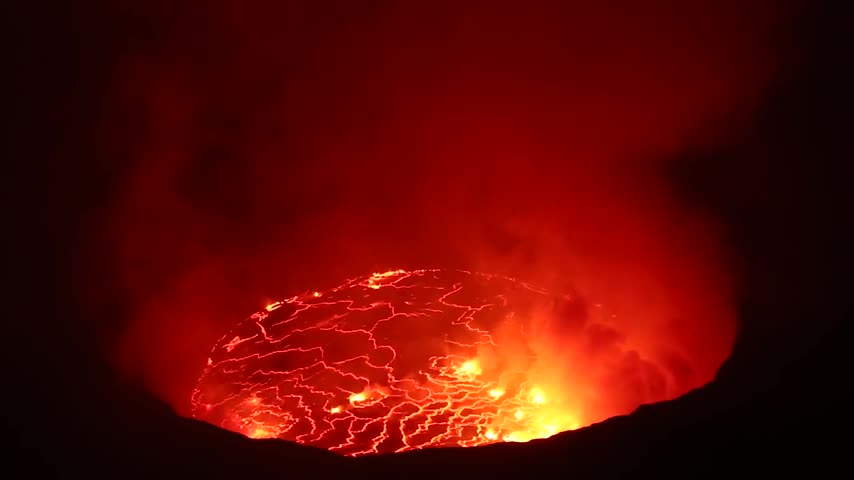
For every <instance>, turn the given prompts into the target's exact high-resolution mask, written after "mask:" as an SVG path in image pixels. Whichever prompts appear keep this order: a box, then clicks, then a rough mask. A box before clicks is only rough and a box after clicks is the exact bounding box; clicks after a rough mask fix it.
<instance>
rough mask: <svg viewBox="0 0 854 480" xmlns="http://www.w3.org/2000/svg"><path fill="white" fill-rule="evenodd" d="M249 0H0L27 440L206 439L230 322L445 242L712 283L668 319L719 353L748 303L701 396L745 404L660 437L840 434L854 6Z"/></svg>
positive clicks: (153, 444)
mask: <svg viewBox="0 0 854 480" xmlns="http://www.w3.org/2000/svg"><path fill="white" fill-rule="evenodd" d="M239 3H240V4H239V5H238V2H210V3H205V2H186V3H182V5H181V6H180V7H175V6H173V5H171V4H170V2H147V3H146V4H145V6H135V7H131V6H128V5H122V6H116V5H108V4H107V2H87V3H86V4H85V5H78V6H76V7H72V6H64V7H57V8H55V9H52V10H50V11H47V10H43V9H41V8H39V7H38V6H35V5H27V6H6V7H4V10H9V11H8V13H4V18H5V19H6V20H7V22H8V23H9V25H8V26H4V31H7V32H9V33H10V34H11V42H8V43H9V44H10V45H12V47H13V55H12V57H11V62H13V63H12V66H11V68H8V69H7V71H8V72H10V74H11V77H12V79H13V84H14V86H13V88H12V89H8V90H7V94H8V95H9V97H10V98H9V100H8V103H7V104H10V105H11V106H12V108H11V109H7V111H11V112H12V119H11V120H12V126H11V128H7V130H6V131H7V134H9V135H8V136H9V139H8V140H10V141H8V142H6V143H7V144H8V146H9V148H8V149H7V154H6V155H5V157H6V162H5V165H4V172H5V173H4V195H5V198H4V205H5V206H6V214H5V216H6V217H7V219H8V220H7V222H6V223H7V225H8V226H7V228H6V229H5V235H4V239H5V241H6V246H5V248H4V255H5V256H4V265H5V267H4V274H5V277H6V278H5V280H6V282H5V284H6V285H7V287H6V288H5V291H6V292H7V295H8V297H9V299H8V300H7V302H6V304H7V313H6V319H7V324H8V325H9V327H8V328H9V331H8V333H7V336H6V338H7V343H8V344H10V345H11V347H12V348H6V349H4V351H5V352H6V353H7V355H10V358H9V359H7V360H6V364H7V365H8V366H10V368H7V369H6V371H7V372H8V374H9V375H10V376H9V377H8V378H9V380H7V382H6V387H7V388H6V389H4V390H8V393H6V394H5V395H6V398H7V400H11V403H12V404H13V405H17V406H16V407H15V408H13V409H8V408H7V409H6V412H7V414H6V415H7V418H5V419H4V420H5V421H6V422H7V423H8V425H9V427H8V431H9V432H10V433H9V435H11V436H12V438H13V440H12V442H13V443H14V444H15V445H17V446H18V447H19V449H20V451H21V452H22V454H23V455H22V456H21V458H25V459H31V460H33V461H36V462H37V463H29V464H28V465H29V466H30V467H31V468H36V466H41V468H48V469H49V470H54V469H55V468H62V466H65V467H67V468H75V467H79V468H83V469H86V470H88V469H90V468H92V465H91V464H90V462H89V460H88V459H92V461H94V459H95V458H103V457H109V458H111V459H112V461H111V462H109V463H110V464H111V465H114V466H121V465H123V464H126V463H131V462H133V461H139V460H138V458H140V457H139V456H138V455H139V452H145V453H144V454H143V455H144V457H145V458H148V459H149V460H148V461H150V462H151V464H150V465H149V466H153V468H155V470H156V468H157V466H158V465H161V464H162V465H164V466H165V465H166V464H170V465H174V464H176V463H181V464H182V468H195V466H194V464H193V462H198V461H208V460H205V458H207V457H209V456H211V455H214V454H212V453H211V452H215V451H216V449H215V448H214V447H210V446H211V445H215V444H216V443H217V442H219V441H220V440H218V438H219V437H217V435H219V434H218V433H217V432H213V431H208V430H205V429H204V428H201V427H199V426H198V425H195V424H190V423H184V422H181V421H179V420H178V419H177V418H176V417H173V416H172V415H171V413H170V411H169V409H168V408H167V407H166V406H165V405H169V407H171V408H173V409H177V410H178V411H179V412H180V411H181V408H182V407H181V405H180V402H181V400H180V399H182V398H184V397H185V394H186V389H187V388H188V383H190V382H192V380H193V378H194V375H196V373H195V372H196V369H197V365H198V364H199V362H200V360H199V359H203V358H204V355H205V354H206V351H205V349H206V348H208V347H209V346H210V344H211V342H212V341H213V340H215V339H216V338H217V337H218V336H219V335H220V334H221V332H222V330H223V329H224V328H227V327H228V326H230V325H231V324H232V323H234V321H235V320H237V319H239V318H240V317H241V316H245V314H246V313H248V312H247V309H248V310H250V311H251V310H252V309H255V308H257V307H259V306H261V305H263V304H264V302H265V301H266V300H269V299H271V298H275V297H277V296H283V295H286V294H288V293H290V292H292V291H293V290H295V289H306V288H313V287H315V286H319V287H322V286H329V285H334V284H335V282H337V281H338V280H340V279H341V278H343V277H347V276H351V275H358V274H363V273H365V272H366V271H373V270H379V269H384V268H386V267H396V266H405V267H420V266H424V265H425V264H433V265H435V264H441V265H443V266H453V267H466V268H484V269H488V270H493V271H502V272H506V273H511V274H514V275H520V276H524V277H527V278H532V279H534V280H536V281H538V282H541V283H543V284H548V285H549V286H552V287H555V288H575V289H579V290H581V291H583V292H585V293H589V292H597V294H598V295H600V296H601V297H602V298H605V299H606V300H608V301H609V302H610V303H611V304H612V305H615V308H618V309H620V308H624V309H632V308H641V309H645V310H646V311H648V312H650V313H649V316H650V317H656V318H657V317H658V316H660V315H664V314H669V312H670V309H674V310H685V309H690V311H691V312H692V318H695V319H696V320H694V323H689V324H687V325H688V326H687V327H686V328H687V330H688V333H683V334H679V335H676V334H670V336H669V337H667V339H668V340H667V341H668V342H672V343H673V344H678V345H680V346H683V347H684V348H687V349H689V350H691V351H692V352H694V357H693V358H694V360H696V361H697V362H699V363H698V365H705V366H702V367H698V368H699V369H700V370H704V371H705V372H706V374H707V375H709V376H711V374H712V372H713V371H714V368H715V367H716V365H714V361H712V360H707V359H709V358H717V357H716V356H715V355H716V353H715V351H714V350H715V349H714V348H712V347H709V345H724V346H726V345H727V342H728V341H729V340H728V339H729V337H728V336H727V334H726V333H720V330H715V329H714V328H711V327H709V325H712V324H711V323H710V322H711V320H709V319H711V318H720V317H721V316H724V317H725V316H726V314H727V313H728V312H729V311H730V310H729V309H730V308H731V307H732V305H734V308H735V309H736V311H737V315H738V317H739V319H740V320H741V326H740V330H739V334H738V336H737V338H736V347H735V353H734V354H733V356H732V358H731V359H730V360H729V361H728V362H727V363H726V364H725V366H724V367H723V368H722V369H721V371H720V373H719V378H718V380H717V381H716V382H715V383H714V384H713V385H712V387H711V388H707V389H705V390H704V391H707V392H711V393H708V395H716V396H713V397H708V398H711V399H712V400H707V401H708V402H711V403H710V404H708V405H707V404H702V402H701V405H702V408H700V410H704V409H705V410H709V411H714V412H717V413H716V414H720V415H723V417H724V418H726V419H727V422H728V423H722V424H720V425H719V426H718V427H717V429H715V430H714V431H712V430H709V428H711V427H708V425H712V424H715V422H714V421H712V420H709V418H713V417H709V418H705V419H704V418H695V416H692V415H697V414H696V412H695V413H690V414H688V413H685V414H684V416H682V417H680V416H679V414H669V415H670V416H668V417H667V418H669V419H670V420H669V422H670V423H665V424H662V425H660V426H659V427H658V430H656V431H661V432H663V433H661V438H659V440H660V441H661V444H662V445H670V446H663V447H661V448H660V449H657V447H656V446H655V445H657V444H656V441H658V440H656V439H651V440H649V443H650V444H651V445H652V446H650V445H647V446H646V447H645V448H647V449H649V451H651V452H658V455H660V456H662V457H666V456H672V451H671V450H668V448H670V449H674V448H678V447H673V446H672V445H671V443H668V442H667V441H665V440H661V439H663V438H670V437H666V435H667V433H666V432H668V431H671V430H672V431H674V432H676V431H678V434H676V433H674V434H673V435H674V438H678V443H679V444H682V443H685V444H689V443H691V442H693V441H695V440H696V439H698V438H702V439H704V440H703V441H702V442H700V443H699V444H700V445H710V444H716V445H719V444H722V445H725V447H722V449H721V450H716V452H715V453H714V455H716V457H715V459H716V460H714V461H716V462H720V460H724V461H725V460H726V459H728V458H742V457H740V456H739V455H743V456H744V457H743V458H748V459H749V458H752V457H751V455H752V454H746V453H744V452H748V451H753V449H761V448H765V447H767V448H769V449H770V448H776V449H780V448H784V447H785V446H789V447H795V448H801V445H805V442H804V439H811V440H810V443H818V444H822V445H824V446H825V447H826V450H825V451H826V452H828V451H829V452H831V454H832V452H833V449H834V446H835V445H836V443H835V441H834V433H835V432H836V430H835V429H834V424H835V423H836V420H835V419H836V418H844V417H845V416H847V415H846V413H847V412H846V411H845V408H847V407H846V406H845V403H846V402H845V401H846V398H847V397H846V396H845V395H844V394H843V393H842V392H844V391H845V390H846V388H845V385H844V381H845V379H846V375H844V374H840V373H839V372H840V371H841V370H842V368H841V366H842V365H844V363H845V362H844V360H843V357H842V355H841V354H838V353H837V352H838V351H839V350H838V349H837V347H838V344H839V343H841V341H842V339H844V338H846V337H844V335H842V333H841V332H842V328H841V326H842V324H843V323H844V321H846V320H847V318H848V316H847V313H848V306H849V305H848V303H849V300H848V299H849V294H848V292H847V291H846V289H845V288H844V285H845V284H846V281H845V280H846V279H847V277H848V276H849V275H850V270H849V258H848V257H849V253H848V250H849V247H848V245H849V242H848V240H849V239H848V237H847V235H846V234H845V233H844V232H846V230H847V229H846V227H847V226H849V225H848V223H850V217H851V215H850V213H848V211H847V207H846V204H847V203H848V200H849V199H848V196H850V193H849V186H848V185H847V178H849V177H848V176H847V174H846V166H845V164H846V163H847V162H848V161H849V160H850V159H851V158H852V151H851V121H850V118H851V108H852V102H851V100H852V96H851V90H850V89H851V85H854V79H852V78H851V73H852V69H851V65H850V57H851V55H850V54H849V52H850V47H851V38H850V35H851V32H852V31H854V28H852V27H854V25H852V18H854V15H852V12H851V8H850V7H847V6H844V5H836V4H832V3H830V2H811V4H810V6H809V7H808V8H807V7H805V6H796V5H794V4H791V5H790V4H789V3H786V4H785V6H783V5H782V3H783V2H751V6H750V7H749V8H748V7H745V6H743V5H740V2H696V3H695V4H692V5H694V6H692V7H690V8H689V7H684V6H679V5H677V3H678V2H653V3H649V4H648V3H644V5H645V6H644V7H643V8H639V7H636V6H635V7H632V5H633V4H632V3H631V2H617V3H619V5H617V6H615V7H614V8H610V7H595V8H584V9H582V8H577V7H575V6H573V4H574V2H569V3H565V4H563V3H562V4H560V5H557V4H547V3H545V2H544V3H542V4H537V5H536V6H535V5H531V6H527V7H526V8H524V9H522V8H515V7H514V4H513V3H512V2H495V3H488V2H460V3H458V4H456V5H457V6H456V7H453V8H451V6H450V4H449V5H448V6H440V5H438V4H432V3H431V6H430V7H426V6H425V7H418V6H415V4H412V5H411V6H408V7H400V6H395V4H394V3H393V2H390V3H376V4H375V5H372V7H370V8H368V7H364V6H360V7H358V8H357V7H355V6H353V5H350V3H349V2H341V4H340V5H331V4H330V5H315V6H314V7H312V8H308V7H299V8H298V7H296V6H295V5H297V4H296V3H288V4H287V5H288V6H287V7H283V6H281V5H279V3H278V2H257V3H253V6H254V7H248V6H245V5H243V2H239ZM250 3H251V2H250ZM839 3H840V4H844V2H839ZM461 4H465V6H459V5H461ZM203 5H204V6H203ZM348 5H349V6H348ZM635 5H637V4H635ZM617 7H619V8H617ZM402 159H405V160H402ZM578 205H583V206H584V207H583V208H578ZM603 218H604V219H607V221H603ZM686 225H687V226H686ZM566 272H571V273H572V281H571V282H569V283H570V285H567V284H566V281H565V277H567V275H566ZM686 272H687V273H686ZM615 278H617V279H618V280H615ZM647 279H652V280H650V281H649V282H646V283H645V280H647ZM647 284H649V285H652V286H649V287H645V288H646V290H638V288H640V287H638V286H637V285H647ZM639 298H641V300H639ZM211 299H216V303H212V300H211ZM649 299H653V300H649ZM730 304H732V305H730ZM662 305H666V306H662ZM9 306H11V307H12V308H11V309H9V308H8V307H9ZM175 312H180V313H178V314H175ZM702 312H705V313H702ZM170 315H172V316H170ZM704 315H705V316H704ZM175 318H178V320H175ZM652 321H653V320H651V319H641V320H640V321H639V323H640V324H642V325H647V324H649V323H650V322H652ZM667 325H669V324H666V325H663V326H659V328H660V329H661V330H667ZM624 328H625V329H627V330H626V331H632V332H634V331H638V332H649V331H651V327H650V328H646V327H638V326H637V325H636V324H627V325H624ZM707 329H708V330H707ZM724 330H726V329H725V328H724ZM668 331H669V330H668ZM718 337H720V338H718ZM155 344H156V347H152V345H155ZM704 346H705V347H707V350H709V352H706V351H705V350H703V348H704ZM715 348H717V347H715ZM697 352H704V353H697ZM703 362H706V363H709V362H711V363H709V364H708V365H707V364H706V363H703ZM147 391H149V392H152V393H153V394H150V393H148V392H147ZM144 392H145V393H144ZM160 402H162V404H161V403H160ZM683 404H684V405H688V400H686V401H685V402H683ZM712 404H714V405H715V406H712ZM679 405H682V404H679ZM675 411H679V410H678V408H677V407H676V406H674V407H673V408H672V409H671V412H675ZM10 412H11V414H10ZM721 412H723V413H721ZM757 412H760V413H757ZM663 415H666V414H663ZM709 415H712V414H711V413H710V414H709ZM633 417H634V416H633ZM630 418H631V417H630ZM638 418H641V417H638ZM714 418H717V417H714ZM638 421H639V422H641V421H642V420H638ZM718 423H719V422H718ZM151 425H156V427H152V426H151ZM677 425H678V426H679V428H677V427H676V426H677ZM685 425H689V426H695V427H684V426H685ZM608 428H611V430H601V429H600V430H599V431H605V432H606V435H607V434H608V433H607V432H611V433H610V434H612V435H614V438H624V436H625V435H623V434H621V433H620V431H619V428H620V427H619V426H614V427H608ZM627 428H629V427H624V430H626V429H627ZM704 429H705V430H704ZM751 429H756V430H755V431H754V430H751ZM760 430H761V431H762V433H761V434H756V435H753V434H754V433H756V432H758V431H760ZM590 435H594V434H593V433H591V434H590ZM621 435H623V436H621ZM752 435H753V436H752ZM166 437H169V438H171V439H172V440H169V442H178V443H179V444H180V442H181V441H182V440H174V439H175V438H178V439H190V440H188V441H196V442H199V445H200V446H197V447H194V448H195V449H194V450H193V453H192V455H191V454H188V455H187V456H186V457H182V456H181V455H180V454H176V455H173V454H171V453H165V452H164V450H166V449H168V448H169V447H167V445H171V444H169V443H168V442H167V443H163V442H166V441H165V440H164V438H166ZM657 438H658V437H657ZM738 438H741V440H738ZM757 438H758V439H760V440H759V446H756V445H752V444H751V445H748V443H749V442H756V441H757V440H756V439H757ZM116 439H117V440H116ZM131 439H133V440H131ZM199 439H201V440H199ZM748 439H750V440H748ZM815 439H818V440H817V441H816V440H815ZM718 440H720V442H722V443H716V442H717V441H718ZM229 441H232V440H229ZM206 442H207V443H206ZM704 442H705V443H704ZM763 442H764V443H763ZM551 445H554V448H555V449H560V444H559V443H553V444H551ZM208 447H210V448H209V449H208V450H205V449H206V448H208ZM252 448H253V447H251V446H250V447H247V446H246V445H244V444H240V453H239V454H235V458H237V460H233V462H235V463H230V464H229V465H231V466H232V468H234V465H236V464H239V463H240V459H243V460H245V461H250V460H248V459H257V458H259V456H263V455H262V454H261V453H258V452H257V451H256V452H254V453H253V451H252ZM264 448H268V447H264ZM270 448H273V447H270ZM544 448H545V447H544ZM591 448H593V447H591ZM627 448H628V447H627ZM803 448H807V447H803ZM129 452H130V453H129ZM274 452H275V453H272V455H282V453H281V452H277V451H275V450H274ZM556 455H557V457H556V458H563V457H564V455H563V454H556ZM566 455H570V454H568V453H567V454H566ZM710 455H712V454H710ZM718 457H722V458H718ZM655 458H657V457H656V455H651V456H650V459H648V460H646V461H645V462H646V463H642V464H641V467H638V468H657V467H656V466H657V465H658V464H657V463H656V460H655ZM691 458H694V459H696V461H697V462H703V461H709V462H711V461H713V460H711V459H710V458H711V457H710V458H706V457H704V456H703V455H702V454H698V455H697V456H695V457H691ZM134 459H136V460H134ZM473 461H474V460H473ZM587 461H588V462H589V465H590V468H594V469H595V468H596V465H597V464H596V462H597V461H601V463H602V465H608V464H613V463H614V462H613V459H609V457H608V453H607V452H595V454H594V455H592V456H590V457H589V458H588V460H587ZM687 461H688V460H686V462H687ZM252 462H253V465H255V467H253V468H258V469H260V470H259V471H261V470H263V468H266V467H265V465H267V464H264V462H261V463H257V462H255V460H252ZM724 463H725V462H724ZM262 464H263V465H262ZM211 465H215V463H211V464H209V465H208V466H207V467H206V468H209V469H214V468H215V467H212V466H211ZM271 465H272V464H271ZM57 466H59V467H57ZM298 470H299V469H298ZM214 471H216V470H214ZM223 471H224V470H223ZM594 471H595V470H594ZM220 473H222V472H220Z"/></svg>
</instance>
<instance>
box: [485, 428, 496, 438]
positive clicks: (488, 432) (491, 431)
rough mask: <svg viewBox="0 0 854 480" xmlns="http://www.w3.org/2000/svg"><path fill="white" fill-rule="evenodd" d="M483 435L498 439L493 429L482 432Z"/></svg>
mask: <svg viewBox="0 0 854 480" xmlns="http://www.w3.org/2000/svg"><path fill="white" fill-rule="evenodd" d="M484 436H485V437H486V438H488V439H490V440H497V439H498V434H497V433H495V430H487V431H486V434H484Z"/></svg>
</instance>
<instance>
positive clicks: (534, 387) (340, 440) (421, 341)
mask: <svg viewBox="0 0 854 480" xmlns="http://www.w3.org/2000/svg"><path fill="white" fill-rule="evenodd" d="M555 301H556V300H555V298H554V297H552V296H550V295H548V294H547V293H546V292H544V291H542V290H540V289H538V288H535V287H532V286H530V285H527V284H525V283H521V282H518V281H515V280H512V279H509V278H505V277H500V276H493V275H485V274H478V273H471V272H465V271H458V270H417V271H412V272H406V271H402V270H398V271H391V272H385V273H377V274H374V275H371V276H368V277H363V278H357V279H354V280H351V281H349V282H347V283H345V284H344V285H342V286H340V287H338V288H335V289H333V290H330V291H327V292H309V293H307V294H304V295H300V296H296V297H292V298H289V299H287V300H283V301H280V302H276V303H274V304H271V305H269V306H267V308H266V309H265V310H262V311H260V312H258V313H256V314H254V315H252V316H251V317H250V318H248V319H247V320H245V321H244V322H242V323H241V324H239V325H238V326H237V327H236V328H235V329H233V330H232V331H231V332H229V333H228V334H227V335H225V336H224V337H223V338H222V339H221V340H220V341H219V342H218V343H217V344H216V346H215V347H214V349H213V351H212V352H211V355H210V358H209V359H208V364H207V368H206V369H205V371H204V374H203V375H202V376H201V378H200V379H199V382H198V385H197V387H196V389H195V391H194V393H193V398H192V402H193V414H194V416H195V417H196V418H199V419H202V420H205V421H208V422H210V423H213V424H216V425H219V426H222V427H223V428H226V429H229V430H233V431H236V432H240V433H243V434H245V435H247V436H249V437H253V438H280V439H284V440H291V441H296V442H299V443H302V444H306V445H312V446H316V447H320V448H324V449H328V450H331V451H335V452H338V453H340V454H343V455H351V456H352V455H363V454H371V453H390V452H402V451H406V450H412V449H419V448H425V447H447V446H463V447H466V446H475V445H483V444H488V443H494V442H500V441H528V440H531V439H535V438H545V437H549V436H551V435H553V434H555V433H558V432H561V431H565V430H571V429H574V428H578V427H580V426H582V425H583V424H584V423H583V422H584V421H585V419H584V418H583V416H581V412H580V411H573V409H572V407H571V405H572V403H571V402H567V401H566V398H567V392H566V391H562V390H565V389H566V387H557V388H556V386H555V385H553V384H552V385H550V384H548V383H549V382H545V381H544V382H540V381H539V380H542V379H543V378H545V377H542V376H541V375H538V372H537V370H540V369H541V368H542V359H539V364H538V358H537V355H536V353H535V351H534V350H533V349H531V348H530V345H528V343H527V340H526V339H527V337H528V336H529V335H530V325H531V318H530V316H532V315H536V314H537V313H536V312H538V311H542V309H543V308H547V306H548V305H550V304H551V305H553V304H554V302H555ZM538 365H539V366H538ZM588 423H589V422H588Z"/></svg>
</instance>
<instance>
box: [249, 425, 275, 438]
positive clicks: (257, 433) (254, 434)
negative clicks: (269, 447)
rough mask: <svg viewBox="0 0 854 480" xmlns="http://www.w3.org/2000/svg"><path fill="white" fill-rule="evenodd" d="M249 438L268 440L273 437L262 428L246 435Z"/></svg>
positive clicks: (254, 429)
mask: <svg viewBox="0 0 854 480" xmlns="http://www.w3.org/2000/svg"><path fill="white" fill-rule="evenodd" d="M246 436H247V437H249V438H270V437H272V436H273V434H272V432H270V431H269V430H267V429H266V428H263V427H258V428H253V429H252V430H250V431H249V433H248V434H246Z"/></svg>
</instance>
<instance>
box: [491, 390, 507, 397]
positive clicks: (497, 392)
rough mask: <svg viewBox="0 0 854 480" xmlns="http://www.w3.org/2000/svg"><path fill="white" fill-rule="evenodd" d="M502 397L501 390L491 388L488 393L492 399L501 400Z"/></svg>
mask: <svg viewBox="0 0 854 480" xmlns="http://www.w3.org/2000/svg"><path fill="white" fill-rule="evenodd" d="M503 395H504V390H503V389H501V388H493V389H492V390H490V391H489V396H490V397H492V398H501V396H503Z"/></svg>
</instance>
